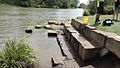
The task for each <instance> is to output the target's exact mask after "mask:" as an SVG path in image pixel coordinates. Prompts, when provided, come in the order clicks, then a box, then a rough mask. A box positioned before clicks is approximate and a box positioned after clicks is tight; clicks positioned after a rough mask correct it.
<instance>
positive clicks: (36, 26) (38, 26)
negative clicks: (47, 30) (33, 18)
mask: <svg viewBox="0 0 120 68" xmlns="http://www.w3.org/2000/svg"><path fill="white" fill-rule="evenodd" d="M35 28H36V29H39V28H43V26H41V25H35Z"/></svg>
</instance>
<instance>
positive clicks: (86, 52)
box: [77, 35, 100, 61]
mask: <svg viewBox="0 0 120 68" xmlns="http://www.w3.org/2000/svg"><path fill="white" fill-rule="evenodd" d="M77 40H78V41H79V56H80V57H81V59H82V60H83V61H85V60H88V59H90V58H94V57H95V56H97V55H98V54H99V51H100V48H99V47H97V46H96V45H93V44H91V43H90V42H89V41H88V40H86V39H85V38H84V37H83V36H82V35H79V37H78V38H77Z"/></svg>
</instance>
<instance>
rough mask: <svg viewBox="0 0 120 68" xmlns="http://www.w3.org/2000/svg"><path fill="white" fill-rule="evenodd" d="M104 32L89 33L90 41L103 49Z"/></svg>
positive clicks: (93, 31)
mask: <svg viewBox="0 0 120 68" xmlns="http://www.w3.org/2000/svg"><path fill="white" fill-rule="evenodd" d="M104 33H105V32H103V31H99V30H92V31H91V33H90V37H89V38H90V39H91V40H93V41H94V42H95V43H96V44H97V45H98V46H100V47H101V48H103V47H104V46H105V42H106V38H107V36H106V35H104Z"/></svg>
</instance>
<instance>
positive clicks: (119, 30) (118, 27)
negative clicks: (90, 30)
mask: <svg viewBox="0 0 120 68" xmlns="http://www.w3.org/2000/svg"><path fill="white" fill-rule="evenodd" d="M79 19H80V20H82V19H83V17H79ZM105 19H112V15H101V17H100V20H101V21H103V20H105ZM119 20H120V14H119ZM94 22H95V16H89V24H90V25H92V24H94ZM96 27H97V28H98V29H99V30H102V31H106V32H114V33H116V34H117V35H120V22H115V23H114V24H113V25H112V26H102V24H100V25H98V26H96Z"/></svg>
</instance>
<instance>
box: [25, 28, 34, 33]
mask: <svg viewBox="0 0 120 68" xmlns="http://www.w3.org/2000/svg"><path fill="white" fill-rule="evenodd" d="M25 32H26V33H32V32H33V28H32V27H28V28H27V29H25Z"/></svg>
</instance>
